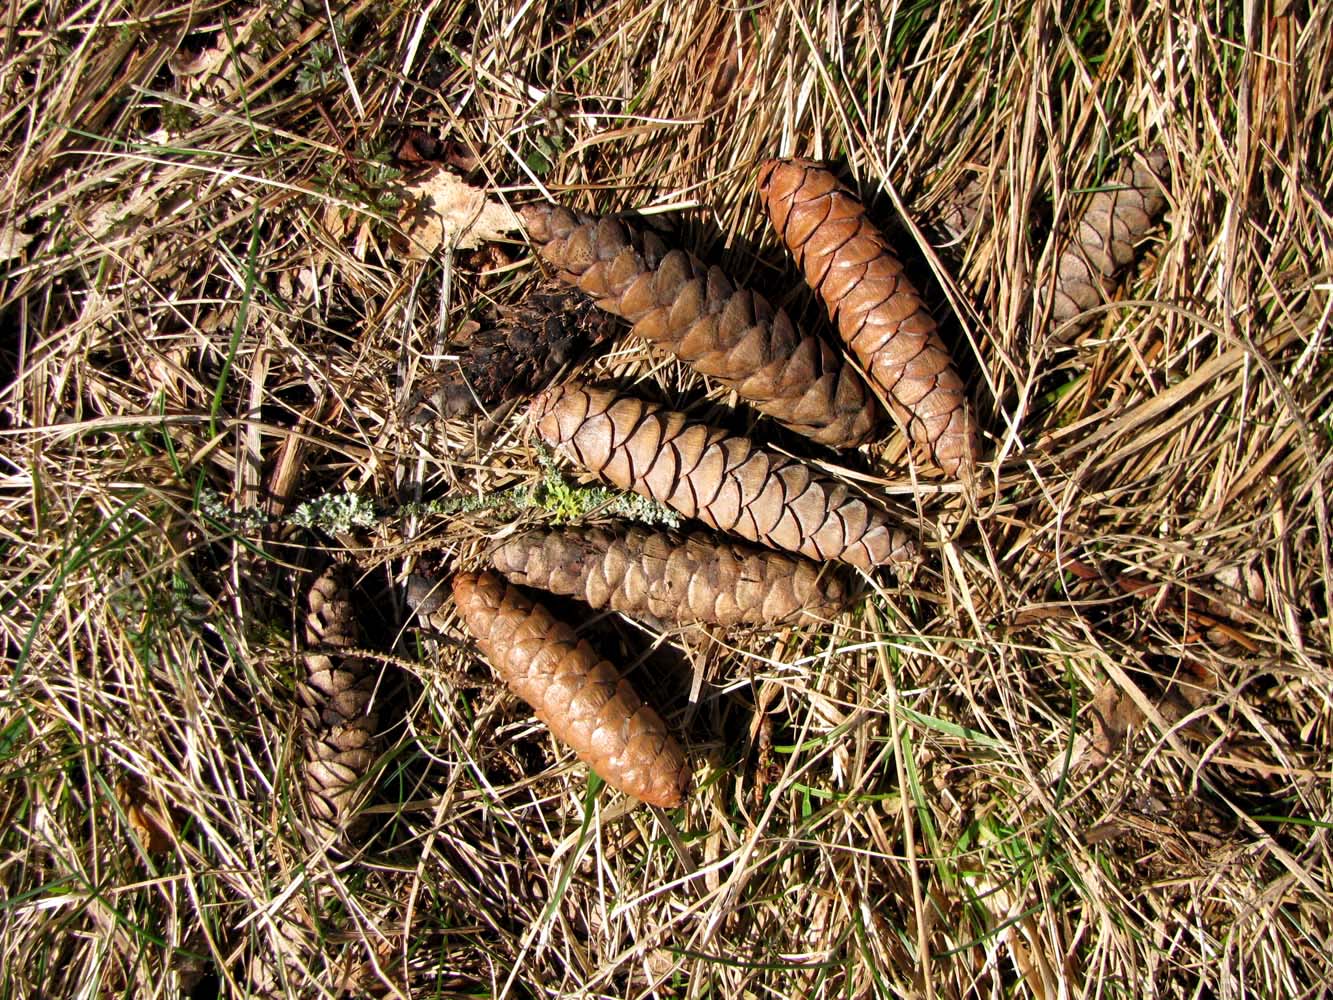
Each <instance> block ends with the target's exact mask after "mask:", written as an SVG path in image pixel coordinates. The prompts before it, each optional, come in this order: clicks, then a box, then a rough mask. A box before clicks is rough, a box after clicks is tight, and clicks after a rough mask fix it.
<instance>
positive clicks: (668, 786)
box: [453, 573, 690, 808]
mask: <svg viewBox="0 0 1333 1000" xmlns="http://www.w3.org/2000/svg"><path fill="white" fill-rule="evenodd" d="M453 593H454V603H455V605H456V606H457V607H458V612H459V614H460V615H462V617H463V622H464V624H465V625H466V626H467V630H468V632H470V633H471V634H472V637H473V638H474V639H476V641H477V646H478V648H479V649H480V650H481V652H482V654H483V655H484V656H485V657H486V659H487V661H488V662H489V663H490V664H491V666H492V667H493V668H494V669H495V672H496V673H497V674H499V675H500V677H501V678H502V679H503V680H504V682H505V683H506V684H507V685H508V686H509V688H510V690H512V691H513V692H514V693H515V694H516V695H518V696H519V697H520V698H522V699H523V700H524V701H525V702H527V703H528V704H529V705H531V706H532V710H533V712H535V713H536V715H537V718H539V719H541V720H542V722H544V723H546V725H547V726H548V727H550V730H551V732H552V733H553V734H554V735H555V737H556V739H558V740H560V741H561V742H563V743H565V744H567V745H568V746H570V747H571V748H572V749H573V750H574V752H575V753H576V754H578V756H579V759H580V760H582V761H583V762H584V763H586V764H587V765H588V766H589V767H590V768H592V770H593V772H594V773H595V774H597V775H598V776H599V777H601V778H602V779H603V780H604V781H605V782H606V783H607V784H608V785H611V786H612V787H613V788H618V789H620V790H621V791H622V792H625V793H626V794H628V795H632V796H634V797H635V798H636V799H641V800H642V801H644V802H647V803H648V804H650V805H655V806H664V807H667V808H674V807H675V806H678V805H680V804H681V802H682V801H683V800H684V795H685V791H686V789H687V788H688V787H689V780H690V770H689V767H688V765H687V764H686V762H685V754H684V753H683V752H682V751H681V749H680V745H679V744H678V743H677V742H676V741H675V739H673V738H672V736H671V734H670V733H669V732H668V731H667V727H666V723H664V722H663V721H662V718H661V716H659V715H658V714H657V713H656V712H654V711H653V710H652V709H651V708H650V707H648V706H647V705H645V704H644V703H643V701H642V700H641V699H640V698H639V696H638V694H636V693H635V691H634V688H632V687H631V686H630V684H629V682H628V681H626V680H624V679H622V678H621V677H620V675H619V673H618V672H617V671H616V669H615V667H613V666H612V665H611V664H610V663H608V662H607V661H606V660H604V659H602V658H601V657H600V656H598V655H597V653H596V652H595V651H594V650H593V648H592V647H591V646H589V645H588V643H586V642H584V641H583V640H581V639H579V638H578V637H577V636H576V635H575V634H574V630H573V629H572V628H570V627H569V626H568V625H566V624H564V623H563V622H560V621H557V620H556V619H555V618H554V617H553V616H552V615H551V613H550V612H549V611H547V610H546V609H545V608H544V607H542V605H540V604H537V603H536V602H534V601H533V600H531V599H530V598H528V597H527V596H525V595H524V594H523V593H522V592H521V591H519V590H518V589H517V588H515V587H513V586H511V585H510V584H508V583H506V582H505V581H504V579H503V578H501V577H500V576H498V575H496V574H495V573H480V574H478V573H459V574H457V575H456V576H455V577H454V579H453Z"/></svg>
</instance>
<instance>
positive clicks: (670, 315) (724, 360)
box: [520, 204, 880, 448]
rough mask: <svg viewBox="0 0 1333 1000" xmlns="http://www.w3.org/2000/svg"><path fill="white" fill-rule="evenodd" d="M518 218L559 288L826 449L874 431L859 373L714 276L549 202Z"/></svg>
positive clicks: (609, 223) (647, 239)
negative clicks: (570, 289)
mask: <svg viewBox="0 0 1333 1000" xmlns="http://www.w3.org/2000/svg"><path fill="white" fill-rule="evenodd" d="M520 214H521V216H522V218H523V223H524V225H525V226H526V227H527V229H528V234H529V236H531V237H532V239H533V240H534V241H536V242H537V243H539V244H541V253H542V256H543V257H544V258H545V259H546V260H547V261H548V262H549V263H551V264H552V265H554V266H555V267H557V268H559V270H560V276H561V277H562V278H563V279H564V280H565V281H568V282H569V283H570V284H574V285H577V286H578V287H579V288H581V289H583V290H584V291H585V292H587V293H588V294H589V295H591V296H592V297H593V299H594V300H596V302H597V304H598V305H599V306H600V307H601V308H603V309H605V310H607V311H608V312H611V313H614V314H615V315H617V316H623V317H624V318H625V319H627V320H629V321H630V322H631V323H633V324H634V332H635V333H636V334H638V335H640V336H642V337H644V338H645V339H646V340H648V341H649V342H651V343H653V344H656V345H657V346H659V347H661V348H663V349H664V350H667V351H670V352H671V353H672V354H674V355H675V356H676V357H678V358H680V359H681V360H682V361H686V362H688V363H689V364H691V365H693V366H694V367H695V368H697V369H698V370H699V371H701V372H703V373H704V374H705V375H710V376H712V377H713V378H715V379H717V380H718V381H719V382H721V383H722V384H723V385H725V386H726V387H727V388H729V389H733V390H735V392H736V393H737V394H738V395H739V396H741V397H742V398H743V399H745V400H747V401H749V402H750V403H751V404H753V405H754V407H755V408H756V409H758V410H759V411H760V412H761V413H764V414H766V415H767V416H770V417H772V418H773V419H774V420H776V421H778V422H779V423H781V424H785V425H786V426H787V427H790V428H791V429H792V430H794V431H796V432H797V433H799V434H804V435H805V436H806V437H809V438H812V439H814V440H815V441H818V442H819V443H820V444H825V445H828V446H829V447H832V448H853V447H855V446H856V445H858V444H860V443H861V442H862V441H864V440H865V439H866V438H867V437H868V436H869V435H870V433H871V431H873V430H874V427H875V423H876V422H877V421H878V419H879V416H880V412H879V407H878V406H877V405H876V403H875V400H874V397H873V395H872V394H871V393H870V391H869V390H868V389H867V387H866V385H865V383H864V382H863V381H862V380H861V377H860V376H859V375H858V374H857V372H856V371H855V370H854V369H853V368H852V367H850V366H848V365H846V364H844V363H843V360H842V358H840V357H839V356H838V355H837V353H835V352H834V351H833V350H832V349H831V348H830V347H829V346H828V345H827V344H825V343H824V342H823V341H822V340H820V339H819V338H818V337H812V336H808V335H806V334H803V333H801V332H800V331H799V330H797V329H796V327H795V326H794V325H793V324H792V321H791V320H790V319H789V318H788V317H787V314H786V313H785V312H783V311H782V310H781V309H774V308H773V307H772V306H771V305H770V304H769V303H768V302H767V300H765V299H764V298H763V297H762V296H760V295H757V294H755V293H754V292H751V291H749V290H748V289H744V288H736V287H735V286H734V285H732V283H731V282H730V281H729V280H728V279H727V277H726V275H724V274H723V273H722V271H721V270H720V269H718V268H716V267H706V266H705V265H704V264H702V263H701V262H700V261H699V260H697V259H696V258H694V257H693V256H691V255H689V254H687V253H684V252H683V251H680V250H672V251H669V252H668V251H667V249H666V248H665V247H664V246H663V245H662V243H661V241H660V240H659V239H658V238H657V237H656V236H655V235H653V234H652V233H639V232H638V231H636V230H633V229H631V228H630V227H629V226H627V225H625V224H624V223H623V222H621V221H619V220H617V219H612V218H603V219H591V218H588V217H586V216H576V215H574V213H572V212H570V211H569V210H568V209H565V208H561V207H559V206H556V205H549V204H542V205H529V206H528V207H527V208H525V209H523V211H522V212H521V213H520Z"/></svg>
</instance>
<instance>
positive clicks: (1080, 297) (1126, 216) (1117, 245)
mask: <svg viewBox="0 0 1333 1000" xmlns="http://www.w3.org/2000/svg"><path fill="white" fill-rule="evenodd" d="M1168 167H1169V163H1168V162H1167V158H1166V153H1165V151H1163V150H1161V149H1154V150H1153V151H1151V152H1150V153H1149V154H1148V155H1147V158H1146V160H1145V161H1144V162H1143V163H1139V162H1137V161H1135V162H1131V163H1126V164H1123V165H1122V166H1121V167H1120V169H1119V170H1118V171H1117V172H1116V175H1115V178H1114V180H1113V181H1112V182H1111V184H1110V186H1109V188H1108V189H1107V190H1105V191H1099V192H1097V193H1096V194H1095V195H1093V196H1092V199H1091V200H1090V201H1089V202H1088V208H1087V211H1086V212H1084V213H1083V218H1082V219H1081V220H1079V224H1078V226H1077V228H1076V229H1075V230H1074V234H1073V236H1072V237H1071V238H1070V239H1069V241H1068V243H1067V244H1066V245H1065V247H1064V249H1063V250H1062V251H1061V253H1060V257H1059V259H1058V260H1057V261H1056V265H1055V272H1056V273H1055V286H1054V289H1053V290H1048V289H1047V288H1043V289H1042V300H1043V302H1044V301H1045V300H1046V299H1047V298H1049V299H1050V306H1051V321H1052V322H1053V323H1054V324H1056V326H1058V327H1059V326H1063V324H1065V323H1067V322H1069V321H1071V320H1074V322H1073V324H1072V325H1070V326H1067V327H1063V329H1062V330H1061V333H1060V336H1061V337H1063V338H1069V337H1073V336H1075V335H1076V334H1078V333H1079V332H1081V331H1082V330H1084V329H1086V328H1087V327H1088V326H1089V325H1090V324H1091V323H1092V322H1094V321H1095V319H1096V318H1097V315H1098V314H1097V313H1093V314H1090V315H1080V314H1083V313H1086V312H1087V310H1089V309H1093V308H1095V307H1096V306H1099V305H1101V304H1102V303H1103V302H1105V301H1106V300H1107V298H1108V297H1109V296H1110V295H1111V293H1112V292H1114V291H1115V287H1116V284H1117V283H1118V281H1119V278H1120V275H1121V272H1123V271H1124V270H1125V268H1127V267H1129V265H1130V264H1132V263H1133V262H1134V255H1135V245H1136V244H1137V243H1138V242H1139V241H1140V240H1141V239H1143V237H1144V235H1146V234H1147V232H1148V230H1150V229H1151V228H1152V227H1153V226H1154V225H1156V223H1157V219H1158V217H1159V216H1161V214H1162V213H1163V212H1165V211H1166V193H1165V192H1164V191H1163V189H1162V181H1163V179H1165V177H1166V174H1167V169H1168ZM1076 317H1078V318H1077V319H1076Z"/></svg>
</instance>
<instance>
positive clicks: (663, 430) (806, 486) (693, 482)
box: [530, 382, 916, 570]
mask: <svg viewBox="0 0 1333 1000" xmlns="http://www.w3.org/2000/svg"><path fill="white" fill-rule="evenodd" d="M530 414H531V419H532V420H533V422H534V424H535V425H536V428H537V432H538V433H539V434H540V435H541V436H542V438H543V440H545V441H546V443H547V444H549V445H550V446H551V447H553V448H556V449H557V450H559V451H560V452H561V453H563V454H564V455H565V456H566V457H568V458H570V459H572V460H573V461H575V462H578V463H579V464H580V465H582V466H583V467H584V468H587V469H589V470H591V471H592V472H595V473H597V474H598V475H599V476H601V477H603V478H604V479H607V480H609V481H610V482H612V483H614V484H615V485H617V486H619V487H621V488H622V489H627V490H633V491H634V492H636V493H640V494H642V495H643V496H647V497H651V498H652V499H654V500H657V501H659V502H661V503H664V504H666V505H667V506H668V507H672V508H674V509H675V510H678V511H680V512H681V513H682V514H684V515H685V516H686V517H697V518H698V519H699V520H701V521H703V522H704V523H706V524H709V525H712V526H713V527H715V528H719V529H721V530H723V531H730V532H733V533H734V534H737V535H740V536H741V537H742V538H747V539H749V540H750V541H752V542H762V543H763V544H765V545H769V546H772V547H773V548H778V549H786V550H787V551H789V552H800V553H801V554H802V555H806V556H810V557H811V558H812V559H819V560H826V559H838V560H841V561H842V562H847V563H851V564H852V565H853V566H859V567H861V568H862V569H865V570H870V569H872V568H873V567H875V566H879V565H882V564H884V563H889V562H903V561H906V560H908V559H911V558H913V557H914V555H915V552H916V547H915V545H914V544H913V543H912V541H911V540H910V539H909V538H908V537H907V535H906V533H905V532H903V531H901V530H899V529H897V528H894V527H892V526H891V525H890V524H889V520H888V516H887V514H886V513H885V512H884V511H883V510H881V509H880V508H878V507H876V506H874V505H872V504H871V503H869V502H867V501H866V500H864V499H862V498H861V497H858V496H856V495H855V494H853V493H852V492H851V491H850V490H848V489H847V487H846V486H844V485H843V484H841V483H838V482H835V481H834V480H832V479H829V478H827V477H826V476H824V475H822V474H821V473H818V472H815V471H813V470H812V469H811V468H810V467H809V466H807V465H806V464H804V463H803V462H799V461H797V460H795V459H792V458H787V457H785V456H781V455H778V454H776V453H770V452H768V451H765V450H763V449H762V448H757V447H755V446H754V445H753V444H751V443H750V441H749V440H748V439H747V438H743V437H733V436H731V435H729V434H727V432H726V431H722V430H719V429H717V428H715V427H709V426H708V425H707V424H701V423H696V422H693V421H691V420H690V419H689V417H687V416H686V415H685V414H683V413H677V412H675V411H673V410H667V409H665V408H663V407H662V406H660V405H658V404H656V403H648V402H645V401H643V400H641V399H635V398H633V397H631V396H617V395H616V393H614V392H610V391H607V390H605V389H593V388H588V387H585V386H583V385H582V384H580V383H578V382H571V383H568V384H566V385H564V386H557V387H553V388H551V389H547V390H546V391H545V392H543V393H541V394H540V395H538V396H537V397H536V398H535V399H534V400H533V401H532V409H531V411H530Z"/></svg>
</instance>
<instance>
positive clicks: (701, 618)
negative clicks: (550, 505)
mask: <svg viewBox="0 0 1333 1000" xmlns="http://www.w3.org/2000/svg"><path fill="white" fill-rule="evenodd" d="M491 563H492V564H493V565H494V566H495V568H496V569H498V570H499V571H500V572H501V573H503V574H504V575H505V576H507V577H508V578H509V579H510V580H511V581H512V582H514V583H519V584H524V585H526V586H530V587H538V588H540V589H542V590H550V591H554V592H555V593H557V594H566V595H570V596H573V597H577V598H579V599H580V600H583V601H586V602H587V603H589V604H591V605H592V606H593V607H594V608H606V607H609V608H611V609H613V610H615V611H621V612H624V613H626V614H630V615H643V614H648V615H652V616H653V617H655V618H658V619H660V620H662V621H667V622H676V623H682V624H683V623H690V622H707V623H710V624H715V625H740V624H749V625H773V624H777V623H780V622H799V621H808V622H819V621H826V620H828V618H830V617H831V616H832V615H834V614H836V613H837V612H838V610H839V609H840V608H841V607H842V606H843V605H844V604H845V603H846V597H847V595H846V588H845V587H844V585H843V582H842V580H841V579H839V578H838V577H837V576H836V575H835V574H833V573H830V572H828V571H827V569H826V570H825V571H823V572H821V569H820V567H818V566H816V565H815V564H814V563H812V562H810V561H808V560H806V559H801V558H799V557H795V556H787V555H783V554H781V553H778V552H769V551H767V550H765V549H756V548H751V547H750V546H748V545H733V544H726V543H721V542H716V541H713V540H712V539H710V538H707V537H706V536H704V535H699V534H694V535H687V536H685V537H680V536H677V535H672V534H667V533H661V532H653V531H649V530H647V529H645V528H631V529H629V530H628V531H626V532H624V533H622V534H620V535H614V534H612V533H611V532H608V531H602V530H601V529H598V528H588V529H584V530H582V531H575V530H567V531H532V532H528V533H526V534H523V535H517V536H515V537H513V538H510V539H508V540H507V541H505V542H503V543H501V544H500V545H498V546H496V547H495V548H494V549H493V550H492V551H491Z"/></svg>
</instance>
